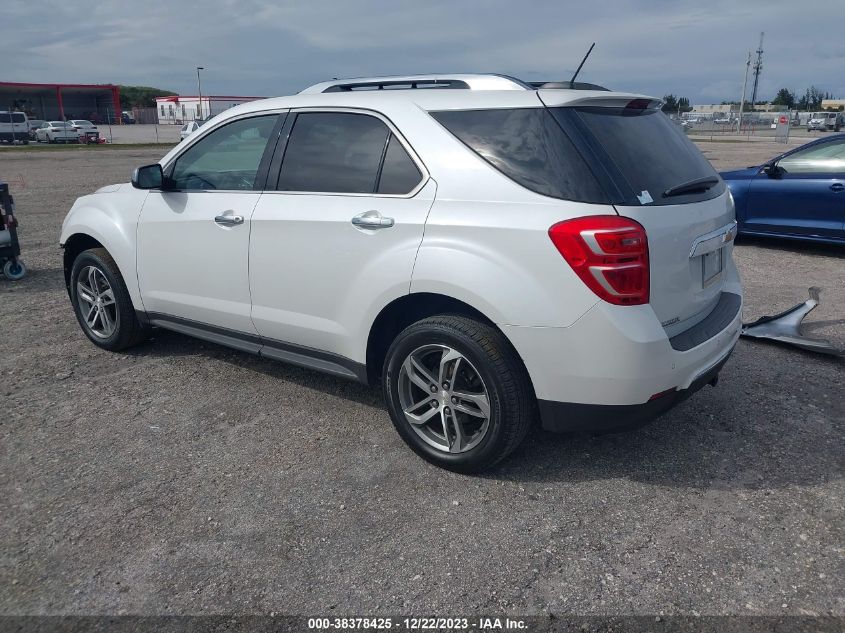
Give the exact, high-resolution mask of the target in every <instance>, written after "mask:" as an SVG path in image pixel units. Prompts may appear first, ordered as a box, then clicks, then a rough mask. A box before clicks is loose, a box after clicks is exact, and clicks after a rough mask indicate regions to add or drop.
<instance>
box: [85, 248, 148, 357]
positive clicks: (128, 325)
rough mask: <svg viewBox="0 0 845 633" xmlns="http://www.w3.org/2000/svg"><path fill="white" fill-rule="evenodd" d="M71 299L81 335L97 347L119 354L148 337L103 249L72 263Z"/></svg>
mask: <svg viewBox="0 0 845 633" xmlns="http://www.w3.org/2000/svg"><path fill="white" fill-rule="evenodd" d="M70 298H71V302H72V303H73V309H74V312H75V313H76V319H77V320H78V321H79V325H80V326H81V327H82V331H83V332H85V335H86V336H87V337H88V338H89V339H90V340H91V342H92V343H94V344H95V345H97V346H98V347H102V348H103V349H107V350H110V351H118V350H122V349H126V348H127V347H132V346H133V345H136V344H138V343H140V342H141V341H143V340H145V339H146V338H147V336H148V335H149V332H148V330H147V329H146V328H144V327H143V326H142V325H141V323H140V322H139V321H138V317H137V316H136V315H135V308H134V306H133V305H132V299H131V298H130V297H129V290H128V289H127V288H126V283H125V282H124V281H123V277H122V275H121V274H120V270H119V269H118V267H117V264H116V263H115V261H114V259H112V257H111V255H109V253H108V251H107V250H106V249H104V248H92V249H89V250H87V251H84V252H82V253H81V254H80V255H79V256H78V257H77V258H76V260H75V261H74V262H73V268H72V269H71V273H70Z"/></svg>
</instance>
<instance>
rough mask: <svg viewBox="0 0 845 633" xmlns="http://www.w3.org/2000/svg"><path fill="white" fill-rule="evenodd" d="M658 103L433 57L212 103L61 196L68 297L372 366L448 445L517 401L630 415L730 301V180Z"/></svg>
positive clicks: (471, 465)
mask: <svg viewBox="0 0 845 633" xmlns="http://www.w3.org/2000/svg"><path fill="white" fill-rule="evenodd" d="M558 85H559V84H558ZM659 106H660V102H659V101H658V100H656V99H652V98H649V97H644V96H641V95H630V94H621V93H617V92H609V91H601V90H590V91H585V90H574V89H560V88H557V87H556V88H554V89H547V88H543V87H542V86H539V87H536V86H532V85H529V84H525V83H523V82H520V81H518V80H515V79H512V78H509V77H504V76H496V75H449V76H438V77H432V76H413V77H403V78H395V77H394V78H374V79H361V80H352V81H334V82H327V83H324V84H318V85H316V86H312V87H311V88H308V89H306V90H304V91H303V92H301V93H299V94H297V95H294V96H289V97H281V98H276V99H267V100H264V101H254V102H251V103H248V104H244V105H241V106H238V107H235V108H232V109H231V110H228V111H227V112H226V113H224V114H221V115H219V116H218V117H216V118H215V120H214V121H213V122H211V123H209V124H207V125H205V126H203V127H202V128H201V129H200V130H198V131H197V132H196V133H195V134H193V135H191V137H190V138H188V139H187V140H186V141H185V142H183V143H182V144H180V145H179V146H177V147H176V148H174V149H173V150H172V151H171V152H170V153H169V154H167V155H166V156H165V157H164V158H163V159H162V160H161V162H160V163H157V164H154V165H148V166H146V167H141V168H139V169H137V170H136V171H135V173H134V175H133V178H132V183H131V184H129V183H127V184H122V185H112V186H109V187H104V188H103V189H100V190H99V191H97V192H96V193H94V194H93V195H90V196H85V197H82V198H80V199H79V200H77V201H76V203H75V204H74V206H73V208H72V209H71V211H70V213H69V214H68V216H67V218H66V219H65V222H64V226H63V228H62V235H61V243H62V245H63V247H64V261H65V278H66V280H67V284H68V290H69V293H70V298H71V302H72V304H73V308H74V310H75V312H76V316H77V318H78V319H79V322H80V324H81V326H82V329H83V331H84V332H85V334H86V335H87V336H88V338H89V339H91V341H93V342H94V343H95V344H97V345H99V346H100V347H103V348H105V349H110V350H120V349H123V348H126V347H128V346H130V345H134V344H136V343H138V342H140V341H142V340H144V339H146V338H147V337H148V336H149V334H150V331H151V328H152V327H159V328H166V329H169V330H175V331H177V332H182V333H185V334H189V335H192V336H196V337H198V338H202V339H206V340H209V341H213V342H216V343H220V344H223V345H228V346H231V347H234V348H236V349H239V350H243V351H246V352H252V353H254V354H260V355H261V356H266V357H268V358H273V359H278V360H282V361H286V362H290V363H295V364H297V365H302V366H305V367H310V368H313V369H316V370H320V371H324V372H328V373H331V374H334V375H336V376H343V377H346V378H351V379H356V380H360V381H362V382H365V383H371V384H372V383H377V382H381V385H382V387H383V390H384V396H385V400H386V404H387V407H388V409H389V411H390V415H391V418H392V420H393V423H394V425H395V426H396V429H397V430H398V432H399V434H400V435H401V436H402V438H403V439H404V440H405V441H406V442H407V443H408V444H409V445H410V447H411V448H412V449H413V450H414V451H416V452H417V453H418V454H420V455H421V456H423V457H424V458H426V459H428V460H430V461H432V462H435V463H437V464H439V465H441V466H444V467H447V468H451V469H455V470H461V471H477V470H480V469H483V468H486V467H489V466H491V465H492V464H494V463H495V462H497V461H498V460H500V459H502V458H503V457H504V456H505V455H507V454H508V453H510V452H511V451H513V450H514V449H515V448H516V447H517V445H518V444H519V443H520V441H521V440H522V439H523V437H524V436H525V434H526V432H527V430H528V428H529V426H530V424H531V423H532V421H533V420H534V419H536V418H537V417H539V418H540V420H541V421H542V424H543V426H544V427H546V428H548V429H553V430H557V431H602V430H609V429H617V428H625V427H631V426H634V425H637V424H641V423H643V422H645V421H646V420H648V419H651V418H653V417H655V416H657V415H659V414H661V413H663V412H664V411H666V410H668V409H669V408H671V407H672V406H673V405H675V404H676V403H678V402H679V401H680V400H682V399H684V398H685V397H686V396H688V395H690V394H691V393H693V392H694V391H696V390H697V389H699V388H700V387H702V386H703V385H705V384H707V383H711V384H715V382H716V378H717V375H718V372H719V370H720V369H721V367H722V365H723V364H724V363H725V361H726V360H727V358H728V356H729V354H730V353H731V351H732V349H733V347H734V345H735V343H736V341H737V338H738V336H739V329H740V312H741V307H742V290H741V287H740V281H739V278H738V275H737V271H736V268H735V266H734V263H733V259H732V240H733V237H734V235H735V233H736V224H735V222H734V207H733V201H732V199H731V196H730V193H729V192H728V190H727V188H726V186H725V184H724V182H723V181H722V180H721V179H720V178H719V176H718V175H717V174H716V172H715V171H714V170H713V169H712V168H711V166H710V164H709V163H708V162H707V160H705V158H704V157H703V156H702V155H701V153H700V152H699V151H698V150H697V149H696V148H695V146H694V145H693V144H692V143H691V142H690V141H688V140H687V138H686V137H685V135H684V133H683V132H682V131H681V130H680V129H679V128H678V127H677V126H675V125H673V124H672V123H671V121H669V119H668V118H667V117H666V116H665V115H664V114H662V113H661V112H660V109H659Z"/></svg>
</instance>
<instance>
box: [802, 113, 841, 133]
mask: <svg viewBox="0 0 845 633" xmlns="http://www.w3.org/2000/svg"><path fill="white" fill-rule="evenodd" d="M842 127H845V121H843V115H842V113H841V112H813V116H811V117H810V120H809V121H807V131H808V132H811V131H812V130H820V131H822V132H824V131H825V130H830V131H831V132H838V131H839V130H840V129H841V128H842Z"/></svg>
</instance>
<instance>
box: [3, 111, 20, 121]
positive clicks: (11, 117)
mask: <svg viewBox="0 0 845 633" xmlns="http://www.w3.org/2000/svg"><path fill="white" fill-rule="evenodd" d="M13 121H14V122H15V123H25V122H26V117H25V116H24V115H23V112H12V113H9V112H0V123H12V122H13Z"/></svg>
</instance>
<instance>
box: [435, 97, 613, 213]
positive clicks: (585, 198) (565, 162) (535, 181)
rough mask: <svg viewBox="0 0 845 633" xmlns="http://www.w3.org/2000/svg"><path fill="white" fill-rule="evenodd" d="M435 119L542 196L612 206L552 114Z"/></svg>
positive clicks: (454, 113)
mask: <svg viewBox="0 0 845 633" xmlns="http://www.w3.org/2000/svg"><path fill="white" fill-rule="evenodd" d="M431 115H432V116H433V117H434V118H435V119H436V120H437V121H438V122H440V124H441V125H443V126H444V127H445V128H446V129H447V130H449V131H450V132H451V133H452V134H454V135H455V136H456V137H457V138H458V139H460V140H461V141H462V142H463V143H464V144H466V145H467V146H468V147H469V148H470V149H472V150H473V151H474V152H475V153H477V154H478V155H479V156H481V158H483V159H484V160H486V161H487V162H488V163H490V164H491V165H492V166H493V167H495V168H496V169H498V170H499V171H501V172H502V173H503V174H504V175H505V176H507V177H508V178H510V179H512V180H514V181H516V182H517V183H519V184H520V185H522V186H523V187H526V188H527V189H530V190H531V191H534V192H536V193H540V194H543V195H546V196H551V197H553V198H562V199H564V200H575V201H579V202H593V203H607V202H609V200H608V197H607V194H606V193H605V191H604V189H603V188H602V187H601V186H600V185H599V183H598V181H597V180H596V178H595V176H594V175H593V172H592V171H591V170H590V168H589V167H588V166H587V164H586V162H585V161H584V159H583V158H582V157H581V155H580V154H579V153H578V151H577V150H576V149H575V146H574V145H573V144H572V141H570V140H569V138H568V136H567V135H566V134H565V133H564V132H563V130H562V129H561V127H560V125H558V123H557V122H556V121H555V119H554V117H552V115H551V114H550V113H549V111H548V110H547V109H546V108H517V109H495V110H450V111H442V112H432V113H431Z"/></svg>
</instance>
